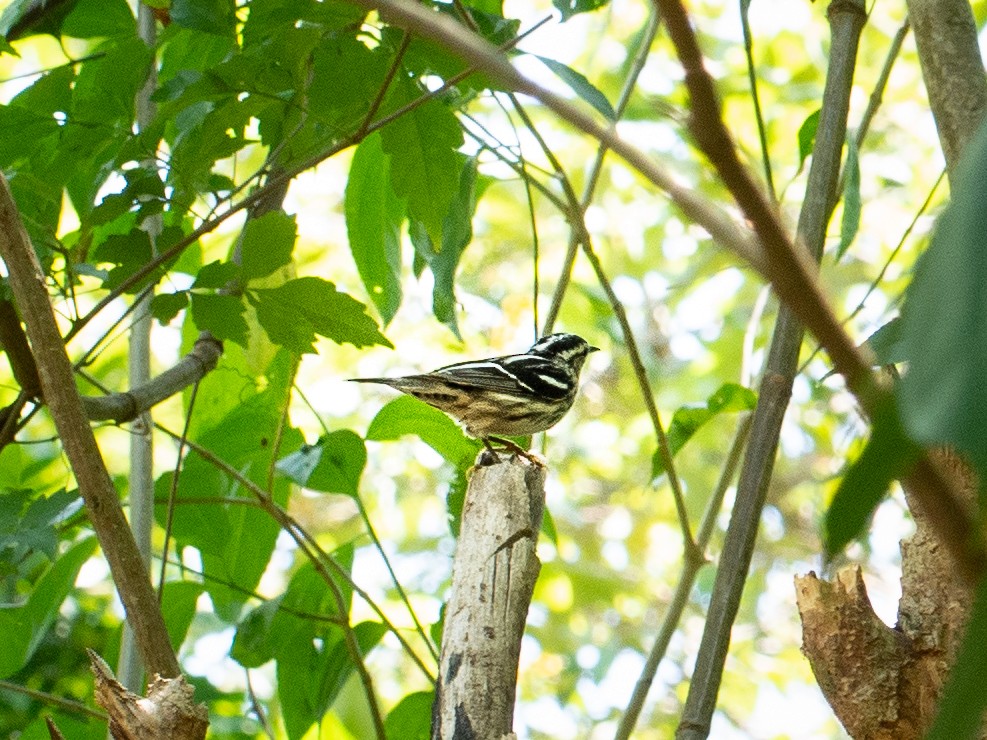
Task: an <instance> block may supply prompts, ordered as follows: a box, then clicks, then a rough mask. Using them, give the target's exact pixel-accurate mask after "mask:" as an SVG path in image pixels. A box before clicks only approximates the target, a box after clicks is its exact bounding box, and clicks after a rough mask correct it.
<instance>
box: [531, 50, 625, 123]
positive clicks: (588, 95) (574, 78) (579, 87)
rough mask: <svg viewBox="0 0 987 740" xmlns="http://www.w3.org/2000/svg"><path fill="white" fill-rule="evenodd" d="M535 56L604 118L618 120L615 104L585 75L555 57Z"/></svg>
mask: <svg viewBox="0 0 987 740" xmlns="http://www.w3.org/2000/svg"><path fill="white" fill-rule="evenodd" d="M535 58H536V59H538V60H539V61H540V62H541V63H542V64H544V65H545V66H546V67H548V68H549V69H550V70H552V71H553V72H554V73H555V74H556V75H557V76H558V78H559V79H560V80H562V81H563V82H564V83H565V84H567V85H568V86H569V87H570V88H572V91H573V92H574V93H576V95H578V96H579V97H580V98H582V99H583V100H585V101H586V102H587V103H589V104H590V105H592V106H593V107H594V108H595V109H596V110H597V112H599V113H600V114H602V115H603V117H604V118H606V119H607V120H608V121H616V120H617V113H616V111H614V109H613V106H612V105H610V101H609V100H607V96H606V95H604V94H603V93H602V92H600V91H599V89H597V88H596V87H594V86H593V83H591V82H590V81H589V80H587V79H586V76H585V75H583V74H582V73H581V72H577V71H576V70H574V69H573V68H572V67H569V66H567V65H565V64H562V62H557V61H555V60H554V59H548V58H547V57H540V56H537V55H535Z"/></svg>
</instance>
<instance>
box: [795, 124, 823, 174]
mask: <svg viewBox="0 0 987 740" xmlns="http://www.w3.org/2000/svg"><path fill="white" fill-rule="evenodd" d="M818 128H819V111H818V110H817V111H815V112H814V113H810V114H809V115H808V117H807V118H806V119H805V120H804V121H803V122H802V125H801V126H799V134H798V139H799V168H798V171H799V172H801V171H802V167H803V166H804V165H805V160H806V159H808V157H809V155H810V154H812V147H813V146H815V143H816V129H818Z"/></svg>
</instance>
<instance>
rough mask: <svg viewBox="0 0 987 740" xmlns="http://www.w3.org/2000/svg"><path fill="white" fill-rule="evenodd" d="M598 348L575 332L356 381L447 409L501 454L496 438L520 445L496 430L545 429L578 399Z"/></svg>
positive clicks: (523, 431)
mask: <svg viewBox="0 0 987 740" xmlns="http://www.w3.org/2000/svg"><path fill="white" fill-rule="evenodd" d="M596 350H597V348H596V347H591V346H590V345H589V344H588V343H587V342H586V340H585V339H583V338H582V337H578V336H576V335H575V334H549V335H548V336H546V337H542V338H541V339H539V340H538V341H537V342H535V343H534V344H533V345H532V346H531V349H529V350H528V351H527V352H525V353H524V354H520V355H507V356H506V357H491V358H489V359H486V360H474V361H472V362H460V363H457V364H455V365H447V366H446V367H440V368H439V369H438V370H433V371H432V372H430V373H424V374H422V375H405V376H402V377H398V378H353V381H354V382H357V383H382V384H384V385H389V386H391V387H392V388H396V389H397V390H399V391H401V392H402V393H407V394H409V395H411V396H414V397H415V398H418V399H420V400H422V401H424V402H425V403H427V404H429V405H430V406H434V407H435V408H437V409H439V410H440V411H444V412H445V413H447V414H449V415H450V416H452V417H453V418H455V419H456V420H457V421H459V422H460V423H461V424H462V425H463V427H464V428H465V430H466V433H467V434H469V435H470V436H472V437H478V438H479V439H480V440H481V441H482V442H483V444H484V445H486V447H487V449H488V450H490V452H491V453H492V454H493V455H494V457H496V453H495V452H494V450H493V447H491V445H490V441H491V440H493V441H495V442H497V443H499V444H502V445H504V446H505V447H508V448H510V449H512V450H514V451H515V452H517V451H519V449H518V448H517V446H516V445H514V444H513V443H512V442H510V441H508V440H505V439H501V438H499V437H497V436H495V435H502V434H506V435H511V436H520V435H527V434H534V433H536V432H543V431H545V430H546V429H548V428H549V427H551V426H554V425H555V424H556V422H558V421H559V419H561V418H562V417H563V416H565V414H566V412H567V411H568V410H569V409H570V408H571V406H572V402H573V401H574V400H575V398H576V391H577V390H578V388H579V371H580V370H582V367H583V362H584V361H585V360H586V356H587V355H588V354H589V353H590V352H596Z"/></svg>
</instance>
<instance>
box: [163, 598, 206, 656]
mask: <svg viewBox="0 0 987 740" xmlns="http://www.w3.org/2000/svg"><path fill="white" fill-rule="evenodd" d="M204 590H205V589H204V588H203V586H202V584H201V583H195V582H194V581H169V582H168V583H166V584H165V586H164V593H163V594H162V596H161V614H162V616H163V617H164V621H165V627H167V628H168V639H169V640H170V641H171V649H172V650H174V651H175V652H176V653H177V652H178V649H179V648H180V647H181V646H182V643H183V642H185V636H186V635H187V634H188V628H189V627H190V626H191V625H192V620H193V619H194V618H195V606H196V603H197V602H198V600H199V596H200V595H201V594H202V592H203V591H204Z"/></svg>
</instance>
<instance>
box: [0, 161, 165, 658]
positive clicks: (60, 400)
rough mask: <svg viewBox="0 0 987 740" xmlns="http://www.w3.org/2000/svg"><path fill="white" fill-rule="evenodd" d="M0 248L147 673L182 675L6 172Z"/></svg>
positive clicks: (0, 183)
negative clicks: (82, 395) (94, 432)
mask: <svg viewBox="0 0 987 740" xmlns="http://www.w3.org/2000/svg"><path fill="white" fill-rule="evenodd" d="M0 256H2V257H3V260H4V262H5V263H6V265H7V273H8V276H9V281H10V286H11V289H12V290H13V293H14V299H15V300H16V301H17V305H18V306H19V307H20V309H21V313H22V315H23V316H24V321H25V324H26V328H27V336H28V339H29V340H30V342H31V346H32V349H33V350H34V357H35V361H36V362H37V366H38V375H39V377H40V380H41V389H42V392H43V393H44V397H45V400H46V402H47V403H48V407H49V409H50V411H51V415H52V418H53V419H54V421H55V427H56V428H57V430H58V435H59V438H60V439H61V441H62V445H63V447H64V449H65V454H66V456H67V457H68V459H69V463H70V464H71V466H72V472H73V473H74V475H75V479H76V482H77V483H78V485H79V492H80V493H81V494H82V498H83V500H84V501H85V503H86V508H87V510H88V511H89V517H90V520H91V521H92V525H93V529H94V530H95V531H96V536H97V537H98V538H99V543H100V546H101V547H102V548H103V553H104V554H105V556H106V560H107V562H108V563H109V566H110V572H111V574H112V576H113V581H114V583H115V585H116V589H117V593H118V594H119V595H120V600H121V601H122V602H123V606H124V609H125V611H126V613H127V620H128V621H129V622H130V625H131V627H132V628H133V630H134V634H135V635H136V637H137V644H138V647H139V648H140V652H141V656H142V657H143V659H144V665H145V666H146V667H147V670H148V672H149V673H152V674H153V673H158V674H160V675H162V676H164V677H169V678H173V677H175V676H178V675H180V671H179V668H178V661H177V660H176V658H175V654H174V652H173V651H172V649H171V644H170V643H169V641H168V631H167V629H166V628H165V624H164V619H163V618H162V616H161V610H160V609H159V607H158V602H157V598H156V597H155V594H154V590H153V589H152V588H151V581H150V579H149V578H148V575H147V569H146V568H145V566H144V561H143V560H142V559H141V556H140V552H139V551H138V550H137V545H136V543H135V542H134V537H133V535H132V534H131V532H130V528H129V526H128V525H127V520H126V518H125V517H124V515H123V510H122V509H121V508H120V501H119V498H118V495H117V492H116V489H115V488H114V487H113V483H112V481H111V480H110V476H109V473H108V472H107V470H106V466H105V465H104V463H103V458H102V457H101V455H100V452H99V447H98V446H97V444H96V438H95V437H94V436H93V432H92V429H91V428H90V426H89V421H88V419H87V418H86V416H85V413H84V411H83V408H82V402H81V401H80V399H79V393H78V391H77V390H76V387H75V380H74V377H73V374H72V364H71V363H70V362H69V358H68V355H67V354H66V352H65V345H64V343H63V341H62V337H61V335H60V334H59V332H58V327H57V325H56V324H55V314H54V312H53V311H52V308H51V303H50V302H49V299H48V291H47V290H46V288H45V280H44V275H43V274H42V272H41V266H40V265H39V264H38V261H37V257H36V256H35V253H34V248H33V247H32V245H31V241H30V239H29V238H28V235H27V232H26V231H25V230H24V225H23V224H22V223H21V219H20V215H19V214H18V212H17V206H16V205H15V204H14V199H13V196H12V195H11V192H10V187H9V185H8V184H7V180H6V178H4V177H2V176H0Z"/></svg>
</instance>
